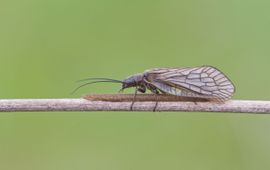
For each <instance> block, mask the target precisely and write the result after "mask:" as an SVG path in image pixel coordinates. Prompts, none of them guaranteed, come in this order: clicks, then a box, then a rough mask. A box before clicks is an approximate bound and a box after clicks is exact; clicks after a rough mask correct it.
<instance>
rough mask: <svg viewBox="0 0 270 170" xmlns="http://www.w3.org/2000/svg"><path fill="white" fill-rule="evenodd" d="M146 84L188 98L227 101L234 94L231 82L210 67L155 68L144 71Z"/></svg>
mask: <svg viewBox="0 0 270 170" xmlns="http://www.w3.org/2000/svg"><path fill="white" fill-rule="evenodd" d="M144 75H145V77H146V79H147V81H148V82H150V83H151V84H152V85H154V86H155V87H157V88H158V89H160V90H161V91H163V92H165V93H168V94H172V95H177V96H188V97H203V98H213V99H217V100H221V101H225V100H228V99H230V98H231V97H232V95H233V93H234V92H235V88H234V85H233V84H232V82H231V81H230V80H229V79H228V78H227V77H226V76H225V75H224V74H223V73H222V72H221V71H219V70H218V69H216V68H214V67H212V66H201V67H192V68H156V69H151V70H146V71H145V72H144Z"/></svg>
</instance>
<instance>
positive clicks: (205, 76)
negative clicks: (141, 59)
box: [74, 66, 235, 110]
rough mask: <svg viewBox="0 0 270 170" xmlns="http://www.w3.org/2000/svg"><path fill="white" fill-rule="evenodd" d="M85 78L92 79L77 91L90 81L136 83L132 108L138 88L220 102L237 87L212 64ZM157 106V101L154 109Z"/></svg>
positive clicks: (128, 86)
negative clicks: (125, 75) (121, 76)
mask: <svg viewBox="0 0 270 170" xmlns="http://www.w3.org/2000/svg"><path fill="white" fill-rule="evenodd" d="M86 80H92V81H91V82H87V83H85V84H83V85H81V86H79V87H78V88H76V89H75V90H74V92H75V91H77V90H78V89H79V88H81V87H83V86H86V85H88V84H93V83H100V82H112V83H121V84H122V88H121V90H120V91H123V90H124V89H126V88H130V87H135V88H136V89H135V95H134V100H133V102H132V104H131V109H132V107H133V104H134V101H135V97H136V94H137V92H138V91H139V92H141V93H145V92H146V90H147V89H148V90H150V91H151V92H152V93H154V94H160V93H162V94H168V95H175V96H185V97H198V98H205V99H209V100H211V101H219V102H224V101H226V100H229V99H230V98H231V97H232V96H233V94H234V92H235V87H234V85H233V83H232V82H231V81H230V80H229V78H228V77H227V76H225V75H224V74H223V73H222V72H221V71H220V70H218V69H217V68H215V67H212V66H200V67H186V68H154V69H149V70H146V71H144V72H143V73H141V74H135V75H132V76H130V77H128V78H126V79H124V80H115V79H110V78H88V79H83V80H81V81H86ZM93 80H94V81H93ZM156 107H157V102H156V105H155V108H154V110H155V109H156Z"/></svg>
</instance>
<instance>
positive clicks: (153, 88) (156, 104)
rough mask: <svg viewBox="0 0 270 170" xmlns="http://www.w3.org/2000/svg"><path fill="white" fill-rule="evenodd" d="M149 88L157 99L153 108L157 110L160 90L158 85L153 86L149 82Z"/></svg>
mask: <svg viewBox="0 0 270 170" xmlns="http://www.w3.org/2000/svg"><path fill="white" fill-rule="evenodd" d="M149 90H150V91H151V92H152V93H154V94H155V99H156V103H155V106H154V109H153V112H155V111H156V108H157V106H158V95H159V91H158V89H157V88H156V87H154V86H152V85H150V84H149Z"/></svg>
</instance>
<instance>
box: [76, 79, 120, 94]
mask: <svg viewBox="0 0 270 170" xmlns="http://www.w3.org/2000/svg"><path fill="white" fill-rule="evenodd" d="M104 82H110V83H122V81H113V80H100V81H93V82H88V83H85V84H82V85H80V86H79V87H77V88H76V89H74V90H73V91H72V92H71V94H74V93H75V92H76V91H77V90H79V89H80V88H82V87H84V86H86V85H89V84H94V83H104Z"/></svg>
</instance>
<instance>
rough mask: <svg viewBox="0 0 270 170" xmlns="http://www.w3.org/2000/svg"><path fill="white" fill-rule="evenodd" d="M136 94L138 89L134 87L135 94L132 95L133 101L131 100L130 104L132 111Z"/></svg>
mask: <svg viewBox="0 0 270 170" xmlns="http://www.w3.org/2000/svg"><path fill="white" fill-rule="evenodd" d="M137 92H138V87H136V89H135V93H134V96H133V100H132V103H131V105H130V110H133V105H134V103H135V99H136V96H137Z"/></svg>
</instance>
